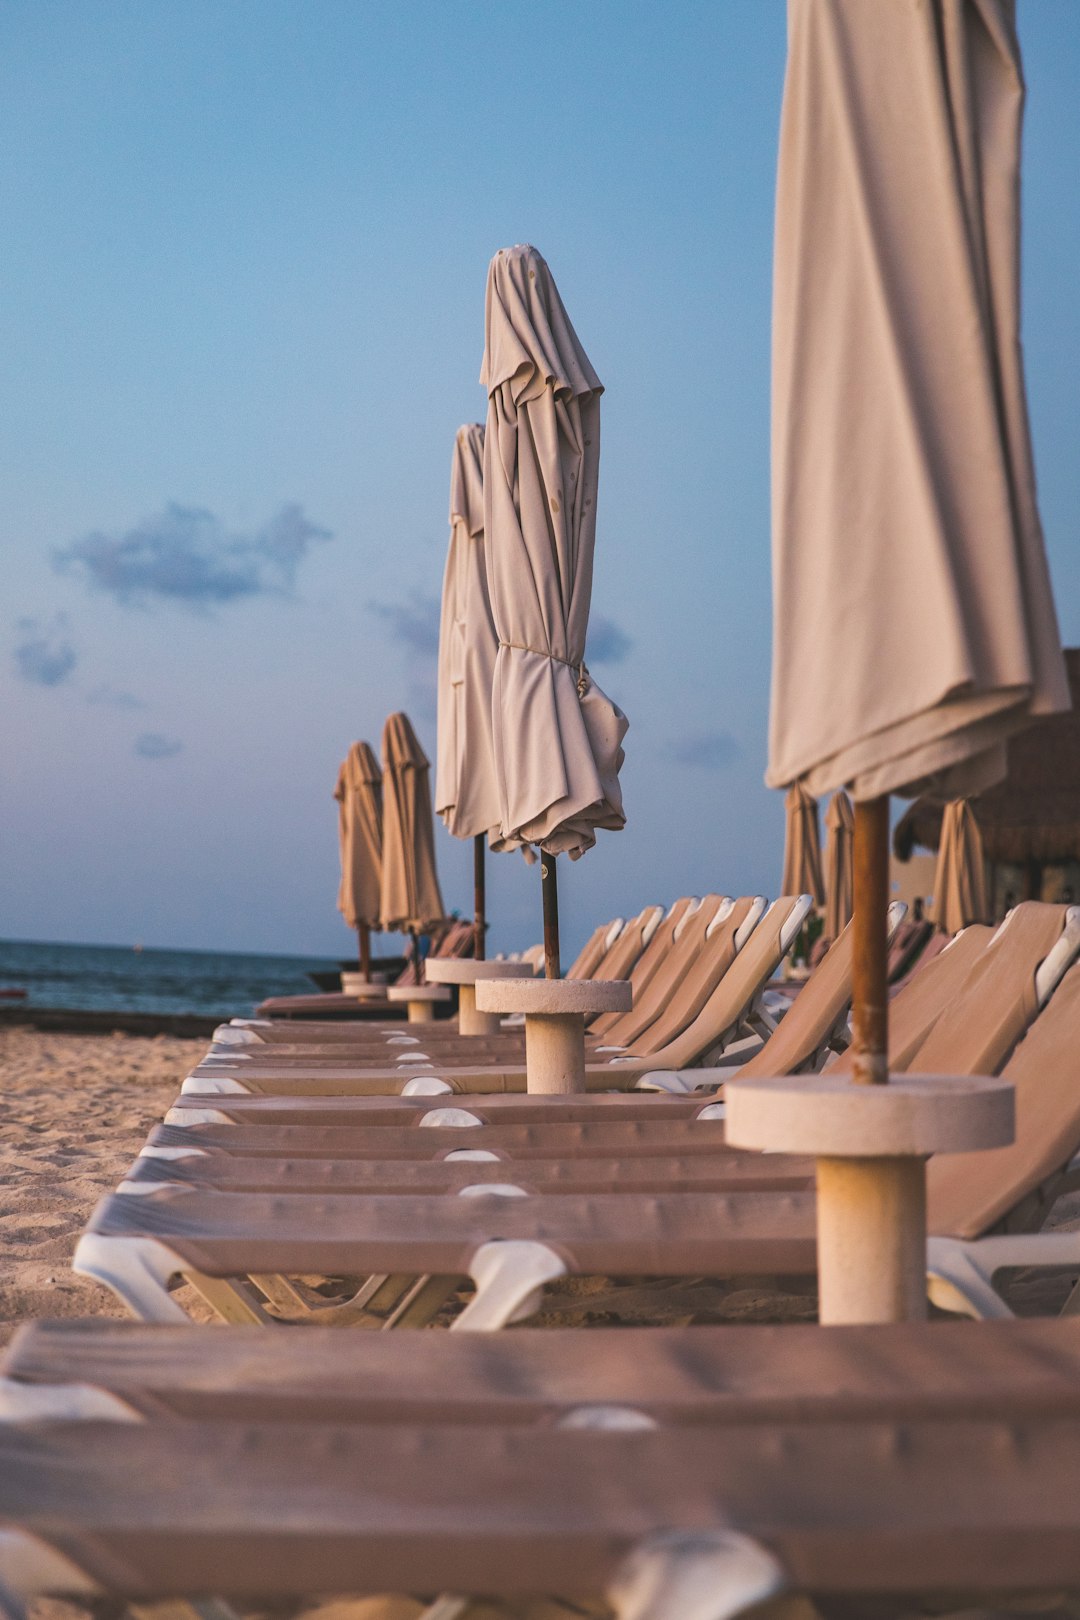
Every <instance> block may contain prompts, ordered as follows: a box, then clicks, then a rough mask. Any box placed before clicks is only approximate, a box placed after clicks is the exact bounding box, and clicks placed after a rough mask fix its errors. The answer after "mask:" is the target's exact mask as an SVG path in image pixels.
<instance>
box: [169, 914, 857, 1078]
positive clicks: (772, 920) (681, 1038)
mask: <svg viewBox="0 0 1080 1620" xmlns="http://www.w3.org/2000/svg"><path fill="white" fill-rule="evenodd" d="M809 905H810V900H809V896H799V897H797V898H788V899H783V900H777V901H774V902H773V904H772V905H771V906H770V907H769V908H768V910H767V911H766V912H765V914H764V916H763V917H762V918H761V921H760V922H759V923H758V924H757V925H756V927H754V929H753V932H752V933H751V934H750V935H749V938H748V939H747V941H746V944H745V945H744V947H743V948H742V950H741V951H739V953H738V954H737V955H736V956H735V958H734V961H733V962H732V963H731V965H730V966H729V968H728V970H727V971H726V972H725V973H724V974H723V976H722V977H721V978H720V980H719V983H718V984H717V985H716V987H715V989H714V990H713V991H712V993H711V994H710V995H709V996H708V998H707V999H706V1001H705V1004H704V1006H703V1007H702V1008H701V1011H700V1012H699V1013H698V1014H697V1016H696V1017H695V1018H694V1019H693V1021H692V1022H691V1023H690V1024H689V1025H688V1027H687V1028H686V1029H684V1030H683V1031H682V1033H680V1034H679V1035H677V1036H676V1037H675V1038H674V1039H673V1040H671V1041H668V1042H666V1043H665V1044H664V1045H663V1046H661V1047H659V1048H653V1047H652V1046H651V1044H650V1043H649V1041H648V1035H647V1034H646V1037H644V1038H643V1041H642V1043H641V1049H640V1050H638V1049H628V1050H627V1051H626V1052H617V1053H613V1054H611V1055H610V1056H609V1057H607V1058H605V1060H604V1061H603V1062H597V1061H590V1062H589V1063H587V1065H586V1084H587V1086H588V1087H589V1088H590V1089H595V1090H605V1089H610V1088H612V1087H621V1088H624V1089H628V1088H630V1087H632V1086H633V1085H635V1084H636V1083H638V1082H640V1081H643V1080H648V1081H649V1083H650V1084H658V1083H660V1082H657V1081H655V1080H654V1079H653V1078H652V1076H653V1075H654V1074H655V1073H656V1072H658V1071H663V1072H664V1073H665V1074H666V1073H667V1072H668V1071H672V1072H674V1071H677V1070H679V1069H684V1068H691V1067H692V1066H694V1065H700V1064H702V1063H707V1062H709V1060H710V1059H711V1058H713V1057H714V1056H718V1055H719V1053H720V1052H721V1051H722V1050H723V1049H724V1048H725V1047H726V1046H727V1045H728V1044H729V1043H730V1042H731V1041H733V1040H734V1039H736V1038H737V1037H738V1036H739V1035H741V1034H742V1033H743V1031H744V1029H746V1028H751V1029H752V1028H753V1027H754V1025H755V1023H757V1022H759V1021H763V1020H765V1019H766V1018H767V1016H768V1015H767V1014H765V1012H764V1011H763V1009H762V1006H761V997H762V993H763V991H764V989H765V986H766V985H767V983H768V981H769V979H771V977H772V975H773V973H774V972H775V971H776V968H777V966H778V965H779V963H780V962H781V961H782V960H783V957H784V956H785V954H786V953H787V951H788V950H789V949H790V948H791V945H792V943H793V941H794V938H795V936H796V934H797V933H798V930H799V927H800V926H801V924H802V920H803V918H804V917H805V915H806V911H807V910H808V908H809ZM728 920H729V921H730V920H731V919H728ZM838 945H842V949H841V954H842V955H844V954H845V953H847V962H848V965H847V968H846V970H845V972H846V977H847V989H846V998H845V1002H844V1005H845V1006H846V1003H847V1001H848V1000H850V954H849V953H850V946H849V945H847V944H842V942H840V941H838ZM828 968H829V964H828V963H824V964H823V965H822V971H827V970H828ZM829 982H830V983H831V979H830V981H829ZM804 994H805V992H804ZM799 999H800V1000H801V999H802V998H801V997H800V998H799ZM830 1006H831V1002H830ZM820 1010H821V1009H820V1008H819V1007H818V1006H817V1003H816V1001H815V999H814V998H811V1000H810V1002H809V1003H808V1007H807V1014H806V1020H805V1022H806V1028H807V1030H808V1031H809V1032H810V1033H811V1034H812V1035H816V1032H817V1030H818V1027H819V1020H818V1019H817V1018H816V1017H815V1016H814V1015H815V1014H816V1013H818V1012H820ZM792 1016H793V1015H792V1014H789V1015H788V1018H787V1019H786V1020H785V1025H786V1024H789V1023H790V1022H791V1018H792ZM796 1027H798V1026H796ZM793 1044H794V1043H793ZM816 1050H817V1048H816V1045H815V1046H814V1047H813V1049H812V1050H811V1051H810V1053H809V1056H810V1057H813V1056H815V1055H816ZM425 1054H426V1048H421V1049H420V1052H419V1053H417V1052H416V1049H412V1052H411V1054H410V1055H409V1056H408V1058H407V1059H406V1060H405V1061H404V1062H401V1061H399V1062H397V1063H387V1064H386V1065H385V1066H383V1067H375V1066H360V1065H355V1064H354V1065H350V1064H347V1063H342V1064H341V1065H340V1066H338V1065H334V1064H331V1063H327V1062H326V1061H325V1059H324V1058H322V1057H320V1058H319V1059H317V1060H312V1061H311V1062H310V1064H308V1063H306V1062H302V1063H298V1064H291V1063H290V1064H289V1065H288V1066H287V1067H285V1068H283V1067H282V1066H281V1065H280V1064H275V1062H274V1061H273V1060H272V1058H271V1057H270V1056H269V1055H267V1056H266V1058H265V1061H264V1060H263V1059H264V1055H263V1054H262V1053H259V1054H258V1055H253V1056H252V1057H250V1058H244V1059H237V1060H236V1061H235V1062H234V1063H233V1064H231V1065H230V1064H227V1063H225V1062H221V1061H216V1062H214V1063H206V1064H201V1065H199V1066H198V1067H197V1068H196V1070H195V1071H194V1072H193V1075H192V1076H191V1077H190V1078H189V1080H186V1081H185V1082H184V1087H185V1090H186V1091H187V1092H188V1093H194V1094H197V1095H207V1096H208V1095H216V1094H219V1093H220V1094H224V1093H229V1092H241V1093H242V1092H245V1091H254V1090H256V1089H259V1090H263V1089H265V1090H266V1091H268V1092H276V1091H280V1092H284V1093H289V1092H292V1093H294V1094H301V1093H308V1094H311V1095H320V1094H323V1093H329V1094H354V1095H358V1096H359V1095H365V1094H374V1095H378V1094H381V1093H385V1092H387V1091H391V1092H392V1091H401V1090H403V1089H404V1088H405V1087H407V1086H411V1087H412V1088H413V1089H414V1090H415V1088H416V1086H417V1085H420V1084H423V1085H425V1086H426V1087H427V1088H428V1089H432V1090H438V1089H439V1086H440V1083H441V1085H442V1087H443V1089H446V1090H448V1091H449V1090H455V1091H469V1092H476V1093H479V1092H488V1091H506V1090H521V1091H523V1090H524V1089H525V1068H524V1064H523V1063H520V1062H517V1063H513V1062H506V1061H502V1062H497V1063H495V1064H494V1065H491V1066H479V1065H474V1066H471V1067H468V1066H464V1065H461V1066H458V1065H456V1064H454V1063H452V1062H447V1063H442V1062H439V1063H436V1062H434V1061H433V1060H432V1059H431V1058H430V1057H429V1056H427V1055H425ZM596 1056H597V1057H598V1056H599V1054H596ZM417 1057H419V1062H417V1061H416V1059H417ZM410 1070H412V1071H413V1073H412V1076H411V1077H410V1073H409V1071H410ZM701 1079H702V1077H701V1075H700V1074H699V1073H698V1072H697V1070H696V1069H695V1072H694V1083H698V1082H699V1081H700V1080H701ZM677 1083H678V1082H676V1084H677Z"/></svg>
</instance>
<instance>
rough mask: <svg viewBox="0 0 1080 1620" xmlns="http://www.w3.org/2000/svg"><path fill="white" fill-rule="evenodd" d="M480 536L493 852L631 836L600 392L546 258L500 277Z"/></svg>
mask: <svg viewBox="0 0 1080 1620" xmlns="http://www.w3.org/2000/svg"><path fill="white" fill-rule="evenodd" d="M480 381H481V383H482V384H483V386H484V387H485V388H486V390H487V394H488V418H487V432H486V436H485V444H484V528H485V542H486V548H487V566H488V583H489V589H490V597H491V609H492V616H493V619H494V622H495V627H496V632H497V635H498V642H499V649H498V655H497V658H496V661H495V673H494V681H493V689H492V740H493V749H494V758H495V767H496V775H497V778H498V783H499V790H500V814H499V828H498V831H497V835H496V836H495V837H493V838H492V847H493V848H501V849H509V848H516V847H518V846H520V845H522V844H530V843H531V844H539V845H540V846H541V847H542V848H543V849H544V850H546V851H547V852H548V853H549V854H553V855H558V854H563V853H565V854H569V855H570V856H572V857H577V856H579V855H581V854H583V853H584V851H585V850H587V849H590V848H591V847H592V845H593V844H594V843H595V842H596V831H597V829H598V828H600V827H605V828H609V829H611V830H618V829H619V828H621V827H623V826H624V825H625V820H626V818H625V816H624V814H623V805H622V792H621V788H620V785H619V769H620V767H621V765H622V761H623V751H622V740H623V737H624V736H625V734H626V729H627V721H626V716H625V715H624V714H623V713H622V711H621V710H620V709H619V708H618V707H617V706H616V705H615V704H614V703H613V702H612V701H611V699H610V698H608V697H607V696H606V695H605V694H604V693H603V692H602V691H601V689H600V688H599V687H598V686H597V684H596V682H595V681H594V680H593V679H592V676H591V675H590V674H589V672H588V670H587V668H586V665H585V644H586V634H587V630H588V622H589V605H590V597H591V593H592V572H593V549H594V544H595V534H596V495H597V483H598V473H599V461H600V395H601V393H602V391H603V385H602V384H601V382H600V379H599V378H598V377H597V375H596V373H595V372H594V370H593V369H592V366H591V365H590V364H589V360H588V357H587V356H586V354H585V351H584V349H583V348H582V347H581V344H580V342H579V341H578V338H577V335H576V333H575V332H574V329H573V327H572V326H571V324H570V320H569V317H568V316H567V313H566V310H565V309H564V307H563V303H562V299H561V298H560V297H559V293H558V289H557V288H556V286H555V282H554V279H553V277H552V275H551V271H550V270H549V269H548V266H547V264H546V263H545V261H544V259H543V258H542V257H541V255H540V254H539V253H538V252H537V251H536V249H535V248H533V247H530V246H527V245H525V246H518V247H512V248H504V249H502V250H501V251H500V252H499V253H497V254H496V255H495V257H494V259H493V260H492V262H491V267H490V269H489V271H488V284H487V309H486V321H485V348H484V361H483V367H482V370H481V374H480Z"/></svg>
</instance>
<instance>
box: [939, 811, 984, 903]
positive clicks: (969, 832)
mask: <svg viewBox="0 0 1080 1620" xmlns="http://www.w3.org/2000/svg"><path fill="white" fill-rule="evenodd" d="M989 915H990V908H989V906H988V905H987V901H986V862H985V860H984V858H983V842H982V833H981V832H980V831H979V823H978V822H977V821H976V820H975V812H974V810H972V808H971V805H970V803H969V802H968V800H967V799H954V800H953V802H952V803H951V804H947V805H946V806H945V813H944V815H943V816H942V818H941V843H940V845H939V847H938V858H937V870H936V872H935V874H934V904H933V906H932V907H931V921H932V922H934V923H936V924H937V926H938V927H939V928H940V929H941V931H942V933H945V934H957V933H959V932H960V929H961V928H966V927H967V926H968V924H969V923H977V922H986V921H987V919H988V917H989Z"/></svg>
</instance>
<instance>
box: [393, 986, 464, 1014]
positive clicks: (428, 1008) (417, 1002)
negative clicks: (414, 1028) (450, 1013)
mask: <svg viewBox="0 0 1080 1620" xmlns="http://www.w3.org/2000/svg"><path fill="white" fill-rule="evenodd" d="M386 999H387V1000H388V1001H393V1002H396V1003H397V1004H398V1005H399V1006H400V1005H401V1003H402V1002H404V1003H405V1005H406V1008H407V1010H408V1016H409V1023H410V1024H430V1023H432V1021H433V1020H434V1018H435V1008H436V1006H437V1005H438V1003H439V1002H440V1001H449V1000H450V992H449V990H447V989H445V988H444V986H443V985H441V984H392V985H391V986H390V988H389V990H388V991H387V992H386Z"/></svg>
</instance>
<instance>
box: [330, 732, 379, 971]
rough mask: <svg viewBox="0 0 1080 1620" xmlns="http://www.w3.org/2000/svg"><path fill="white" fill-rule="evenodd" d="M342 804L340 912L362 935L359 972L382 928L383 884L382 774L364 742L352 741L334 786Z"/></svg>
mask: <svg viewBox="0 0 1080 1620" xmlns="http://www.w3.org/2000/svg"><path fill="white" fill-rule="evenodd" d="M334 798H335V799H336V800H337V805H338V849H339V853H340V856H341V883H340V886H339V888H338V910H339V911H340V912H341V915H342V916H343V917H344V919H345V921H346V923H347V924H348V926H349V927H350V928H353V929H355V930H356V932H357V933H358V934H359V936H360V971H361V973H364V974H366V973H367V971H368V967H369V962H370V932H371V929H373V928H378V926H379V894H380V888H381V884H382V772H381V771H380V769H379V762H378V760H377V759H376V758H375V755H374V754H373V753H372V751H371V749H370V748H369V747H368V745H367V743H366V742H357V743H353V745H352V747H351V748H350V749H349V752H348V754H347V755H346V756H345V759H344V761H343V763H342V766H341V769H340V770H339V771H338V778H337V783H336V785H335V787H334Z"/></svg>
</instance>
